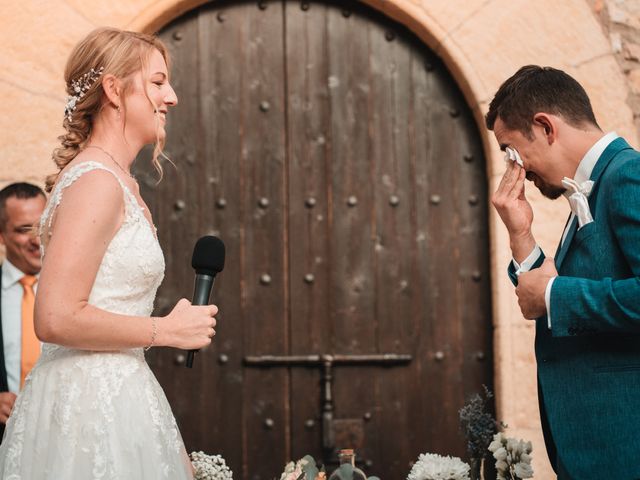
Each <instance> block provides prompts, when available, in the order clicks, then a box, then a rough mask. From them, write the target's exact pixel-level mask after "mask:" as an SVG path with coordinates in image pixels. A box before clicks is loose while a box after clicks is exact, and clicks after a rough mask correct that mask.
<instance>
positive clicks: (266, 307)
mask: <svg viewBox="0 0 640 480" xmlns="http://www.w3.org/2000/svg"><path fill="white" fill-rule="evenodd" d="M160 36H161V37H162V38H163V39H164V40H165V41H166V43H167V44H168V45H169V47H170V49H171V51H172V54H173V69H172V75H173V78H172V82H173V85H174V87H175V89H176V92H177V94H178V96H179V98H180V103H179V105H178V106H177V107H176V108H174V109H173V110H172V111H171V112H170V114H169V118H168V127H167V128H168V142H167V153H168V154H169V156H170V157H171V158H172V159H173V160H174V161H175V163H176V164H177V170H174V169H173V168H172V167H171V166H169V165H165V170H166V173H165V180H164V181H163V182H162V183H160V184H159V185H157V186H156V185H155V181H154V180H155V175H154V173H153V170H152V169H151V168H150V166H149V165H148V162H142V161H141V162H138V165H137V167H138V175H139V177H140V179H141V181H142V184H143V195H144V197H145V198H146V199H147V200H148V201H149V204H150V208H151V210H152V212H153V215H154V217H155V221H156V223H157V226H158V230H159V237H160V241H161V243H162V246H163V248H164V252H165V256H166V260H167V262H166V263H167V271H166V279H165V281H164V283H163V285H162V287H161V289H160V292H159V297H158V301H157V311H158V313H160V314H164V313H166V312H168V310H169V309H170V308H171V307H172V305H173V304H174V303H175V301H176V300H177V299H178V298H179V297H181V296H185V297H188V298H190V297H191V294H192V285H193V271H192V270H191V268H190V257H191V252H192V248H193V245H194V243H195V240H196V239H197V238H198V237H199V236H201V235H204V234H211V233H213V234H217V235H219V236H220V237H221V238H222V239H223V240H224V241H225V243H226V245H227V263H226V267H225V270H224V272H223V273H222V274H221V275H220V276H219V279H218V280H217V284H216V286H215V288H214V298H215V301H216V303H218V304H219V305H220V308H221V314H220V315H219V326H218V335H217V336H216V338H215V342H214V344H213V346H212V347H210V348H209V349H207V350H206V351H203V352H201V353H200V354H199V355H198V356H197V357H196V362H195V366H194V368H193V370H187V369H186V368H184V367H183V366H182V365H181V362H182V361H183V358H182V357H181V356H180V352H177V351H173V350H171V351H170V350H157V351H153V352H152V353H151V354H150V355H149V358H150V362H151V364H152V367H153V369H154V371H155V372H156V374H157V376H158V378H159V380H160V382H161V384H162V385H163V387H164V388H165V390H166V392H167V396H168V398H169V400H170V402H171V405H172V407H173V409H174V412H175V414H176V417H177V419H178V422H179V425H180V428H181V431H182V434H183V436H184V439H185V442H186V444H187V448H188V449H190V450H205V451H207V452H220V453H222V454H223V455H224V457H225V458H226V459H227V461H228V462H229V463H230V465H231V466H232V468H233V470H234V472H235V478H238V479H239V478H244V479H255V480H258V479H262V480H271V479H273V478H275V477H276V476H277V475H279V473H280V472H281V471H282V467H283V466H284V463H285V461H287V460H289V459H293V458H299V457H300V456H302V455H304V454H306V453H309V454H312V455H314V456H315V457H316V458H318V459H321V460H323V461H325V462H331V461H332V460H333V458H334V456H333V451H332V448H341V447H342V448H345V447H356V448H357V454H358V458H359V459H360V460H361V461H362V462H363V468H364V469H365V470H366V471H367V473H368V474H369V475H374V474H375V475H378V476H380V477H381V478H382V479H384V480H393V479H399V478H405V476H406V474H407V473H408V471H409V465H410V462H411V461H413V460H415V459H416V458H417V456H418V454H419V453H421V452H426V451H430V452H437V453H443V454H455V455H461V456H464V454H465V446H464V445H465V444H464V441H463V439H462V438H461V436H460V433H459V429H458V420H457V417H458V410H459V408H460V407H461V406H462V404H463V403H464V401H465V399H466V398H467V397H468V396H469V395H470V394H472V393H474V392H477V391H479V390H480V389H481V385H482V384H487V385H491V383H492V358H491V357H492V355H491V338H492V326H491V306H490V281H489V261H488V259H489V247H488V232H487V181H486V173H485V163H484V158H483V155H482V149H481V144H480V139H479V136H478V133H477V130H476V126H475V124H474V122H473V119H472V115H471V112H470V111H469V108H468V107H467V105H466V104H465V101H464V99H463V97H462V95H461V93H460V91H459V90H458V88H457V87H456V84H455V82H454V81H453V79H452V77H451V75H450V74H449V73H448V72H447V70H446V68H445V67H444V65H443V64H442V62H441V61H440V60H439V59H438V58H436V57H435V55H434V54H433V52H431V51H430V50H429V49H428V48H427V47H426V46H425V45H424V44H423V43H421V42H420V41H419V40H417V39H416V38H415V37H414V36H413V35H412V34H411V33H410V32H409V31H407V30H406V29H405V28H403V27H402V26H400V25H398V24H396V23H394V22H392V21H391V20H389V19H388V18H386V17H383V16H382V15H380V14H378V13H376V12H374V11H372V10H370V9H369V8H367V7H365V6H363V5H362V4H360V3H358V2H354V1H340V2H336V3H330V2H315V1H314V2H304V1H303V2H300V1H275V0H270V1H260V2H258V1H253V2H240V1H235V2H221V1H216V2H212V3H210V4H207V5H204V6H202V7H200V8H198V9H196V10H194V11H191V12H188V13H187V14H185V15H183V16H182V17H180V18H178V19H176V20H175V21H173V22H172V23H171V24H170V25H168V26H167V27H166V28H165V29H163V30H162V32H161V34H160ZM384 354H394V355H405V354H406V355H409V356H410V357H411V360H410V361H409V362H406V361H405V362H404V363H403V362H399V363H397V364H394V365H387V364H383V363H384V362H382V363H381V362H377V361H376V359H379V358H378V357H371V355H384ZM265 355H270V356H278V357H282V356H286V357H289V356H298V358H297V360H298V361H297V362H294V363H295V364H292V365H285V364H279V365H273V363H274V362H273V361H272V362H270V364H269V365H267V364H264V363H263V364H262V366H260V365H256V364H255V363H256V362H258V363H259V361H260V358H256V357H261V356H265ZM322 355H334V356H339V355H343V356H350V357H348V358H342V360H346V362H340V361H339V360H340V357H326V356H325V357H322ZM314 356H316V357H314ZM248 357H251V358H249V360H252V361H253V363H252V364H250V363H251V362H250V361H248V360H247V359H248ZM301 357H304V358H301ZM385 358H388V357H385ZM314 359H315V360H317V362H316V363H315V364H313V360H314ZM349 359H351V360H353V361H349ZM367 359H368V360H372V361H370V362H366V361H364V362H359V360H367ZM262 360H265V359H264V358H262ZM271 360H273V358H272V359H271ZM330 360H333V361H334V363H333V364H331V365H329V364H330V363H331V362H330ZM304 361H308V362H311V363H304ZM267 363H269V362H267ZM329 366H330V367H331V368H330V369H328V367H329ZM329 374H330V376H331V377H332V378H330V379H328V378H327V376H328V375H329ZM329 383H330V384H331V385H330V386H331V393H332V398H331V399H330V400H331V402H328V401H327V400H328V399H327V398H326V396H327V385H328V384H329ZM329 407H331V408H332V411H331V412H330V413H331V417H329V416H327V413H328V411H329ZM323 409H324V410H325V412H324V413H325V421H324V422H323Z"/></svg>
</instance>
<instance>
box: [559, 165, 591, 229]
mask: <svg viewBox="0 0 640 480" xmlns="http://www.w3.org/2000/svg"><path fill="white" fill-rule="evenodd" d="M562 186H563V187H564V188H566V189H567V198H568V199H569V205H571V211H572V212H573V213H574V215H575V216H576V217H578V229H580V228H582V227H584V226H585V225H586V224H588V223H591V222H593V217H592V216H591V210H590V209H589V201H588V197H589V194H590V193H591V189H592V188H593V181H592V180H587V181H586V182H582V183H578V182H576V181H575V180H574V179H572V178H567V177H564V178H563V179H562Z"/></svg>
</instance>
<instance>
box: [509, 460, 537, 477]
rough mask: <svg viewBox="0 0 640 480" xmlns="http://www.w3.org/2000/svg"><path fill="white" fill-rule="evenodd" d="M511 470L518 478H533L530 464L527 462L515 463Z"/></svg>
mask: <svg viewBox="0 0 640 480" xmlns="http://www.w3.org/2000/svg"><path fill="white" fill-rule="evenodd" d="M513 471H514V472H515V474H516V475H517V476H518V478H533V468H531V465H529V464H528V463H525V462H518V463H516V466H515V467H514V468H513Z"/></svg>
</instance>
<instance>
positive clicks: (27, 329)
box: [20, 275, 40, 389]
mask: <svg viewBox="0 0 640 480" xmlns="http://www.w3.org/2000/svg"><path fill="white" fill-rule="evenodd" d="M36 281H37V279H36V277H35V276H34V275H25V276H24V277H22V278H21V279H20V284H21V285H22V288H23V289H24V292H23V294H22V345H21V358H20V388H21V389H22V387H23V386H24V379H25V378H26V376H27V374H28V373H29V372H30V371H31V369H32V368H33V366H34V365H35V364H36V361H37V360H38V357H39V356H40V341H39V340H38V337H36V331H35V328H34V326H33V308H34V306H35V294H34V293H33V285H34V284H35V283H36Z"/></svg>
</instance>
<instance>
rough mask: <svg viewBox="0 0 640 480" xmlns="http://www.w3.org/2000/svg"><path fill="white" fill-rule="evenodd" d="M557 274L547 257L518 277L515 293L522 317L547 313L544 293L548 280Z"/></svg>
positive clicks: (530, 318) (553, 264)
mask: <svg viewBox="0 0 640 480" xmlns="http://www.w3.org/2000/svg"><path fill="white" fill-rule="evenodd" d="M557 276H558V271H557V270H556V265H555V263H554V261H553V259H552V258H547V259H545V261H544V262H543V263H542V265H541V266H540V268H534V269H533V270H531V271H529V272H525V273H522V274H521V275H520V276H519V277H518V286H517V287H516V295H517V296H518V304H519V305H520V310H521V311H522V315H524V318H527V319H529V320H535V319H536V318H539V317H542V316H543V315H546V313H547V305H546V303H545V300H544V294H545V291H546V289H547V284H548V283H549V280H551V279H552V278H553V277H557Z"/></svg>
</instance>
